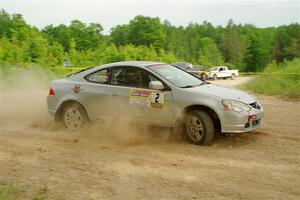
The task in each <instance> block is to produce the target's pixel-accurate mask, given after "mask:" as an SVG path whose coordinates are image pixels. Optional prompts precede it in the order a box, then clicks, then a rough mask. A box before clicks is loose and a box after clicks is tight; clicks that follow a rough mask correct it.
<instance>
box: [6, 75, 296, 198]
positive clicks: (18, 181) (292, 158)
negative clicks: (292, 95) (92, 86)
mask: <svg viewBox="0 0 300 200" xmlns="http://www.w3.org/2000/svg"><path fill="white" fill-rule="evenodd" d="M240 80H242V79H240ZM243 81H244V79H243ZM215 83H218V84H224V85H227V86H233V85H234V84H238V83H240V82H239V80H237V81H236V82H233V81H231V80H222V81H215ZM46 95H47V92H45V91H41V92H38V91H37V92H34V93H33V92H26V93H24V91H16V92H13V93H7V94H4V93H2V94H1V107H0V108H1V129H0V139H1V143H0V181H5V182H9V183H12V184H14V185H16V186H17V187H18V188H22V189H23V190H24V191H25V192H24V194H23V197H22V199H31V197H32V194H33V193H35V192H36V191H37V190H38V188H41V187H43V188H47V190H46V192H45V193H46V194H45V195H46V196H45V198H46V199H72V200H77V199H80V200H81V199H82V200H91V199H211V200H213V199H214V200H215V199H272V200H273V199H285V200H288V199H299V198H300V189H299V185H300V167H299V166H300V131H299V130H300V102H298V101H288V100H282V99H280V98H277V97H269V96H258V98H259V99H260V101H261V102H262V104H263V105H264V108H265V118H264V123H265V124H264V126H263V127H262V128H259V129H258V130H257V131H254V132H252V133H243V134H235V135H219V136H218V137H216V139H215V140H214V142H213V144H212V145H211V146H208V147H203V146H195V145H190V144H188V143H186V141H184V140H175V139H173V138H172V137H170V136H171V135H170V131H169V130H168V129H154V128H152V129H148V128H141V127H128V126H126V125H124V124H118V122H114V123H113V124H110V125H109V127H108V126H107V125H105V124H102V125H98V124H93V125H91V127H89V128H87V129H85V130H84V131H82V132H68V131H65V130H64V129H63V128H62V127H61V126H59V125H57V124H54V123H53V122H52V121H51V120H50V119H49V118H48V115H47V112H46V107H45V106H46V105H45V97H46Z"/></svg>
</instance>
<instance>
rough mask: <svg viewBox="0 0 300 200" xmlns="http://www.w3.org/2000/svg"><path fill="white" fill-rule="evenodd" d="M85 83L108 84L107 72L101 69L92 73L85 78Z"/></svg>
mask: <svg viewBox="0 0 300 200" xmlns="http://www.w3.org/2000/svg"><path fill="white" fill-rule="evenodd" d="M85 79H86V80H87V81H90V82H93V83H100V84H108V79H109V70H108V69H102V70H99V71H96V72H93V73H91V74H89V75H87V76H86V77H85Z"/></svg>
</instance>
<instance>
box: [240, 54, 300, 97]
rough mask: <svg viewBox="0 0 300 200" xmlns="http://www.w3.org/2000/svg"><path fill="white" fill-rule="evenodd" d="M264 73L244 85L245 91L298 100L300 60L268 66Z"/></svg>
mask: <svg viewBox="0 0 300 200" xmlns="http://www.w3.org/2000/svg"><path fill="white" fill-rule="evenodd" d="M264 73H266V74H263V75H261V76H259V77H257V78H255V79H254V80H253V81H251V82H249V83H247V84H246V85H245V88H246V89H249V90H252V91H254V92H257V93H261V94H268V95H283V96H288V97H290V98H300V59H299V58H298V59H294V60H293V61H288V62H284V63H283V64H281V65H276V63H274V62H273V63H271V64H269V65H268V66H267V67H266V69H265V70H264Z"/></svg>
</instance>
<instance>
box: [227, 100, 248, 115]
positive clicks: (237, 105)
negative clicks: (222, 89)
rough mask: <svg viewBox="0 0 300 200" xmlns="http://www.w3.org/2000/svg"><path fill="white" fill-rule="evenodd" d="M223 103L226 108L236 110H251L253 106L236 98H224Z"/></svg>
mask: <svg viewBox="0 0 300 200" xmlns="http://www.w3.org/2000/svg"><path fill="white" fill-rule="evenodd" d="M222 104H223V106H224V108H225V110H233V111H236V112H242V111H249V110H251V107H250V106H248V105H247V104H245V103H243V102H241V101H236V100H232V99H223V100H222Z"/></svg>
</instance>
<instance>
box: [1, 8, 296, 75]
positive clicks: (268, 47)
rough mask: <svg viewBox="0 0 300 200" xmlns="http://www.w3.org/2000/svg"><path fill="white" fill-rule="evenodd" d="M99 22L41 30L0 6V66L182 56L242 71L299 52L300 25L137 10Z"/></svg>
mask: <svg viewBox="0 0 300 200" xmlns="http://www.w3.org/2000/svg"><path fill="white" fill-rule="evenodd" d="M102 31H103V29H102V26H101V25H100V24H98V23H90V24H85V23H83V22H81V21H79V20H73V21H71V23H70V24H69V25H64V24H61V25H58V26H54V25H49V26H46V27H45V28H44V29H42V30H41V31H40V30H38V29H37V28H35V27H31V26H30V25H28V24H27V23H26V22H25V21H24V19H23V18H22V16H21V15H19V14H13V15H10V14H8V13H7V12H5V11H4V10H1V11H0V66H1V68H6V69H7V68H22V67H23V68H24V67H30V66H31V65H32V64H35V65H36V66H40V67H43V68H49V69H51V70H52V71H56V67H62V66H63V63H64V62H69V63H71V64H72V66H73V67H89V66H97V65H101V64H104V63H109V62H116V61H123V60H152V61H162V62H176V61H186V62H191V63H193V64H199V65H202V66H205V67H212V66H215V65H228V66H231V67H235V68H238V69H240V70H242V71H263V70H264V68H265V66H267V64H268V63H270V62H271V60H275V61H276V62H277V63H281V62H283V61H284V60H285V59H286V60H292V59H294V58H297V57H300V25H299V24H290V25H287V26H280V27H277V28H273V27H272V28H257V27H255V26H253V25H248V24H245V25H237V24H235V23H234V22H233V21H232V20H229V22H228V25H227V26H226V27H222V26H213V25H212V24H211V23H208V22H206V21H205V22H203V23H202V24H197V23H191V24H189V25H188V26H187V27H182V26H179V27H176V26H173V25H172V24H171V23H170V22H168V21H164V22H163V23H162V22H161V21H160V19H159V18H152V17H146V16H136V17H135V18H133V19H132V20H131V21H129V23H128V24H124V25H118V26H116V27H114V28H113V29H112V30H111V34H110V35H106V36H104V35H103V34H102Z"/></svg>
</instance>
